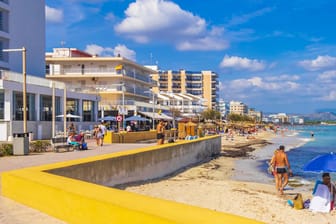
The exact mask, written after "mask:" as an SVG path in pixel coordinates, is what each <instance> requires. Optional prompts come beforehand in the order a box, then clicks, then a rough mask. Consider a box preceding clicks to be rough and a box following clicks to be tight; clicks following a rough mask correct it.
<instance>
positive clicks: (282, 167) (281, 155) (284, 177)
mask: <svg viewBox="0 0 336 224" xmlns="http://www.w3.org/2000/svg"><path fill="white" fill-rule="evenodd" d="M274 164H275V170H276V177H277V181H276V185H277V186H276V188H277V190H278V191H279V194H281V195H283V189H284V188H285V186H286V185H287V184H288V174H289V173H290V172H291V170H290V164H289V162H288V158H287V154H286V153H285V146H283V145H280V147H279V150H278V151H277V152H276V153H275V155H274Z"/></svg>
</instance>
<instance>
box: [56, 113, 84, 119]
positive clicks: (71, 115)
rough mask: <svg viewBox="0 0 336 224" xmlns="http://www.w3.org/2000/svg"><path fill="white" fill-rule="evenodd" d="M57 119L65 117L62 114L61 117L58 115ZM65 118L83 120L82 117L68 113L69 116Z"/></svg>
mask: <svg viewBox="0 0 336 224" xmlns="http://www.w3.org/2000/svg"><path fill="white" fill-rule="evenodd" d="M56 117H64V115H63V114H61V115H57V116H56ZM65 117H66V118H81V116H78V115H74V114H70V113H67V114H66V115H65Z"/></svg>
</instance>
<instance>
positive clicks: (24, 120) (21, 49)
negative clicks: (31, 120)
mask: <svg viewBox="0 0 336 224" xmlns="http://www.w3.org/2000/svg"><path fill="white" fill-rule="evenodd" d="M2 51H3V52H22V78H23V84H22V85H23V87H22V89H23V91H22V92H23V132H24V133H27V99H26V98H27V82H26V76H27V74H26V68H27V62H26V55H27V49H26V48H25V47H22V48H17V49H3V50H2Z"/></svg>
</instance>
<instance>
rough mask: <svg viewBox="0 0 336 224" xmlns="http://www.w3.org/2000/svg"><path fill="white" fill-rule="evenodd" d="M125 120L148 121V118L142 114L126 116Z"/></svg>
mask: <svg viewBox="0 0 336 224" xmlns="http://www.w3.org/2000/svg"><path fill="white" fill-rule="evenodd" d="M125 121H148V119H147V118H144V117H140V116H132V117H128V118H126V119H125Z"/></svg>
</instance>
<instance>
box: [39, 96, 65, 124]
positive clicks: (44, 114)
mask: <svg viewBox="0 0 336 224" xmlns="http://www.w3.org/2000/svg"><path fill="white" fill-rule="evenodd" d="M60 102H61V99H60V97H55V108H56V110H55V114H56V116H57V115H60V114H61V112H60ZM52 111H53V108H52V96H45V95H41V96H40V120H41V121H52Z"/></svg>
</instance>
